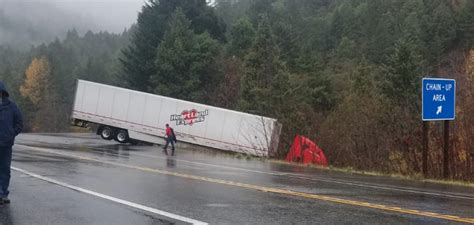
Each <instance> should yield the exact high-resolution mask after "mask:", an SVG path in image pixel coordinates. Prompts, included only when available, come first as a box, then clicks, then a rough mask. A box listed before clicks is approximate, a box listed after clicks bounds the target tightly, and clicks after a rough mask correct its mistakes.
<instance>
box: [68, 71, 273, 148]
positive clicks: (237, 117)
mask: <svg viewBox="0 0 474 225" xmlns="http://www.w3.org/2000/svg"><path fill="white" fill-rule="evenodd" d="M72 121H73V124H74V125H76V126H81V127H86V126H87V125H88V124H90V123H92V124H97V125H98V129H97V134H98V135H100V136H101V137H102V138H104V139H107V140H112V139H115V140H116V141H118V142H120V143H127V142H134V141H135V140H139V141H144V142H150V143H156V144H163V143H164V138H163V137H164V135H165V129H164V128H165V125H166V124H170V126H171V127H173V129H174V131H175V133H176V136H177V139H178V142H185V143H191V144H195V145H200V146H207V147H211V148H216V149H221V150H225V151H232V152H240V153H246V154H251V155H256V156H268V155H270V154H272V153H274V152H275V151H276V149H277V148H278V142H279V136H280V131H281V125H280V124H279V123H278V122H277V120H275V119H272V118H266V117H262V116H258V115H252V114H247V113H242V112H238V111H232V110H227V109H223V108H218V107H213V106H209V105H203V104H198V103H194V102H189V101H183V100H179V99H174V98H169V97H164V96H160V95H154V94H149V93H144V92H139V91H134V90H129V89H124V88H119V87H114V86H109V85H104V84H99V83H94V82H90V81H84V80H78V82H77V88H76V95H75V101H74V107H73V111H72Z"/></svg>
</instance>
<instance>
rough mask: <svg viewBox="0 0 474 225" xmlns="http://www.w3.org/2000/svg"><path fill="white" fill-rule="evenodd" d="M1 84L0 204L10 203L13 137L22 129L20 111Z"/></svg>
mask: <svg viewBox="0 0 474 225" xmlns="http://www.w3.org/2000/svg"><path fill="white" fill-rule="evenodd" d="M8 97H9V94H8V92H7V89H6V88H5V85H4V84H3V82H1V81H0V204H8V203H10V199H8V194H9V191H8V186H9V185H10V165H11V162H12V147H13V144H14V142H15V137H16V136H17V135H18V134H19V133H20V132H21V130H22V129H23V120H22V117H21V113H20V110H19V109H18V107H17V106H16V104H15V103H14V102H12V101H11V100H10V99H9V98H8Z"/></svg>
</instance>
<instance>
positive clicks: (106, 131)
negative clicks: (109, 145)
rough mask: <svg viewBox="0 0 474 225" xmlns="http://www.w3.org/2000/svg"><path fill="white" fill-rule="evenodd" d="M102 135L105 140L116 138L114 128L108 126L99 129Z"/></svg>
mask: <svg viewBox="0 0 474 225" xmlns="http://www.w3.org/2000/svg"><path fill="white" fill-rule="evenodd" d="M99 133H100V136H101V137H102V138H103V139H105V140H112V138H114V129H112V128H111V127H108V126H103V127H101V128H100V130H99Z"/></svg>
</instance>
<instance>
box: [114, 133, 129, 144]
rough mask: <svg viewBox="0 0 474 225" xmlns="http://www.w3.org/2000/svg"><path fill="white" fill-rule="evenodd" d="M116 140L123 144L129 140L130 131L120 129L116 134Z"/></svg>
mask: <svg viewBox="0 0 474 225" xmlns="http://www.w3.org/2000/svg"><path fill="white" fill-rule="evenodd" d="M115 140H116V141H118V142H119V143H122V144H125V143H127V142H128V141H129V137H128V132H127V131H126V130H119V131H118V132H117V134H116V135H115Z"/></svg>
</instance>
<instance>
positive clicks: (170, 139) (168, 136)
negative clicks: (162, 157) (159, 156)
mask: <svg viewBox="0 0 474 225" xmlns="http://www.w3.org/2000/svg"><path fill="white" fill-rule="evenodd" d="M165 132H166V133H165V140H166V144H165V147H164V149H163V151H164V152H165V154H166V155H168V145H169V144H170V143H171V155H172V156H174V143H175V142H176V136H175V134H174V131H173V128H171V127H170V125H169V124H166V130H165Z"/></svg>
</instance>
